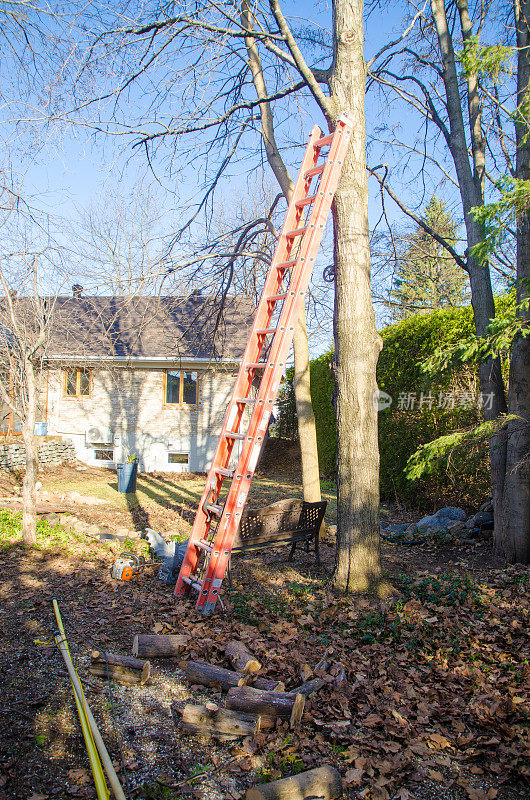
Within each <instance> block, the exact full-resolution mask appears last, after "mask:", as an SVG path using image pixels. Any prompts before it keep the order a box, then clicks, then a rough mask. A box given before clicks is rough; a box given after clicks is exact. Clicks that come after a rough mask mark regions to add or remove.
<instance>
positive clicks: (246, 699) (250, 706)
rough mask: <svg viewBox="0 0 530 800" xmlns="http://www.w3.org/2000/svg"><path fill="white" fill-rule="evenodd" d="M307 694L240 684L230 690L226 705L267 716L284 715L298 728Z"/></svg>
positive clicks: (234, 709)
mask: <svg viewBox="0 0 530 800" xmlns="http://www.w3.org/2000/svg"><path fill="white" fill-rule="evenodd" d="M304 705H305V696H304V695H303V694H298V693H291V692H267V691H264V690H262V689H254V688H252V687H251V686H239V687H234V688H233V689H229V690H228V694H227V696H226V707H227V708H231V709H232V710H233V711H242V712H244V713H247V714H257V715H258V716H260V715H262V714H263V715H264V716H266V717H273V718H275V717H284V718H287V719H289V720H290V725H291V728H297V727H298V725H299V723H300V720H301V718H302V714H303V713H304Z"/></svg>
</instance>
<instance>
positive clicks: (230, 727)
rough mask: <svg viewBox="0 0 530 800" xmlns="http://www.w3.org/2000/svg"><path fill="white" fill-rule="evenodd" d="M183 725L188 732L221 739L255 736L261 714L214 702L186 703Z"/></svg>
mask: <svg viewBox="0 0 530 800" xmlns="http://www.w3.org/2000/svg"><path fill="white" fill-rule="evenodd" d="M209 706H211V707H209ZM172 710H173V712H175V711H177V710H178V709H176V707H175V706H173V708H172ZM181 726H182V728H183V730H185V731H187V732H188V733H192V734H195V735H197V736H205V737H207V738H212V737H213V738H214V739H220V740H221V741H231V740H234V739H239V738H241V737H243V736H253V735H254V734H255V733H259V731H260V727H261V726H260V717H259V716H255V715H252V714H241V713H239V712H237V711H230V710H228V709H226V708H218V707H217V706H215V705H214V704H213V703H211V704H209V705H195V704H193V703H186V705H185V706H184V709H183V710H182V719H181Z"/></svg>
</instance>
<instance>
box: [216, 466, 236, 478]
mask: <svg viewBox="0 0 530 800" xmlns="http://www.w3.org/2000/svg"><path fill="white" fill-rule="evenodd" d="M215 471H216V472H217V474H218V475H222V476H223V478H233V477H234V470H233V469H225V468H224V467H216V468H215Z"/></svg>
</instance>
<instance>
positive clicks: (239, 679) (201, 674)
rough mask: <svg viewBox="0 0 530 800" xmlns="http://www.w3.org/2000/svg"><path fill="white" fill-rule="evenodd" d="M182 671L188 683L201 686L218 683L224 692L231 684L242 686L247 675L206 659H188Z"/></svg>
mask: <svg viewBox="0 0 530 800" xmlns="http://www.w3.org/2000/svg"><path fill="white" fill-rule="evenodd" d="M184 673H185V675H186V678H187V679H188V680H189V682H190V683H198V684H200V685H201V686H216V685H219V686H220V687H221V689H223V690H224V691H225V692H227V691H228V690H229V689H231V688H232V686H243V685H244V684H245V683H246V682H247V676H246V675H243V674H242V673H241V672H233V671H232V670H231V669H224V668H223V667H217V666H215V664H208V663H207V662H206V661H188V662H187V664H186V666H185V667H184Z"/></svg>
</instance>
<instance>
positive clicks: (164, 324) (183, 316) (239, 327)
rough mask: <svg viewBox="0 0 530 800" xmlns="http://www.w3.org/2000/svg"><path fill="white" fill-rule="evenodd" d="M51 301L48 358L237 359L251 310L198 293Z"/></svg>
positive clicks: (247, 303)
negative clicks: (221, 302) (220, 304)
mask: <svg viewBox="0 0 530 800" xmlns="http://www.w3.org/2000/svg"><path fill="white" fill-rule="evenodd" d="M21 301H22V298H20V299H19V300H18V301H17V302H18V303H20V302H21ZM50 306H51V307H53V320H52V322H51V325H50V332H51V335H50V342H49V345H48V347H47V355H48V357H50V358H61V357H69V358H71V357H79V358H88V359H90V357H94V358H97V357H103V356H110V357H118V358H167V359H180V358H190V359H192V358H211V359H214V360H217V359H220V358H223V359H240V358H241V357H242V355H243V352H244V349H245V346H246V343H247V339H248V334H249V329H250V326H251V324H252V317H253V313H254V305H253V303H252V301H251V300H250V299H249V298H247V297H243V298H235V297H232V298H227V299H226V301H225V304H224V307H223V308H222V309H221V310H220V306H219V304H218V303H216V302H214V301H213V300H211V299H209V298H205V297H202V296H201V295H197V294H192V295H191V296H189V297H141V298H123V297H97V296H93V297H58V298H56V299H55V301H51V302H50Z"/></svg>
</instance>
